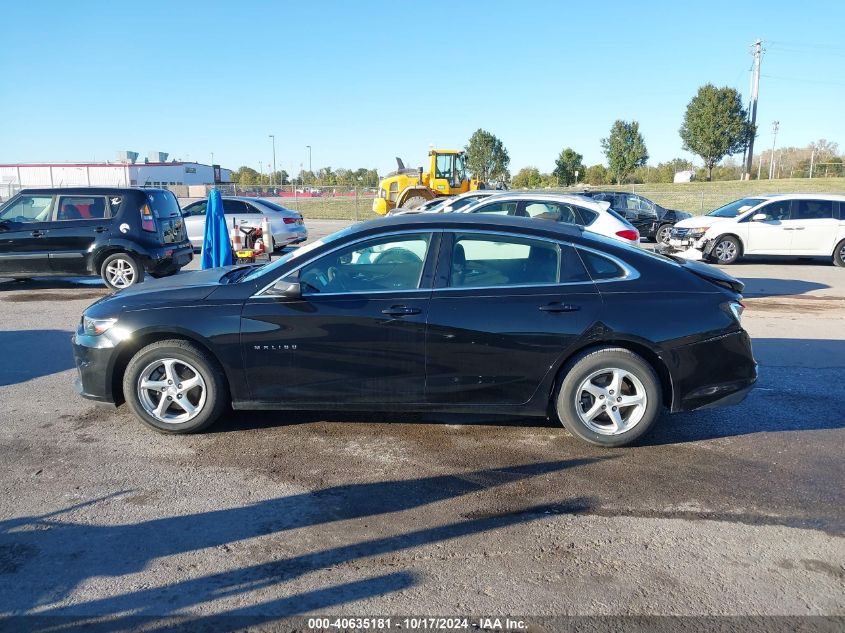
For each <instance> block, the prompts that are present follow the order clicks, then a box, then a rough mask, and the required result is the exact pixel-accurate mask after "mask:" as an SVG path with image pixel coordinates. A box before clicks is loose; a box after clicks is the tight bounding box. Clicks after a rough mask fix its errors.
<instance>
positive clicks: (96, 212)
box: [56, 196, 111, 221]
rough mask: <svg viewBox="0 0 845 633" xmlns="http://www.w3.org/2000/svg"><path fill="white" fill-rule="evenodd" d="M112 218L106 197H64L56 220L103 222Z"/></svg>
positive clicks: (60, 200) (60, 201)
mask: <svg viewBox="0 0 845 633" xmlns="http://www.w3.org/2000/svg"><path fill="white" fill-rule="evenodd" d="M109 217H111V211H110V209H109V206H108V204H106V198H105V197H104V196H62V197H60V198H59V205H58V208H57V211H56V219H57V220H59V221H63V220H102V219H105V218H109Z"/></svg>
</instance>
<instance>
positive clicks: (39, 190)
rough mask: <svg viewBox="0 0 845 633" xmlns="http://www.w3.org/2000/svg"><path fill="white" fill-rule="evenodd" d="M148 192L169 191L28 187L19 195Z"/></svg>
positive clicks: (128, 188)
mask: <svg viewBox="0 0 845 633" xmlns="http://www.w3.org/2000/svg"><path fill="white" fill-rule="evenodd" d="M129 191H132V192H141V193H143V192H147V191H168V190H167V189H160V188H158V187H27V188H26V189H21V190H20V191H19V192H18V193H26V194H43V195H47V196H57V195H89V196H96V195H101V196H105V195H112V194H115V193H126V192H129Z"/></svg>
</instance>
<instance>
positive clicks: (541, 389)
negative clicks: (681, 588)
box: [73, 214, 757, 446]
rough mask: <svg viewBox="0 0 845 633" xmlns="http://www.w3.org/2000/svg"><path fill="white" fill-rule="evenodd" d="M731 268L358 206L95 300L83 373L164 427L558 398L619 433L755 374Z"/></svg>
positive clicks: (745, 385)
mask: <svg viewBox="0 0 845 633" xmlns="http://www.w3.org/2000/svg"><path fill="white" fill-rule="evenodd" d="M741 290H742V284H741V283H740V282H738V281H737V280H736V279H734V278H733V277H730V276H729V275H727V274H725V273H723V272H721V271H719V270H716V269H713V268H711V267H710V266H707V265H705V264H701V263H697V262H686V261H680V262H679V261H675V260H673V259H670V258H668V257H664V256H662V255H656V254H654V253H649V252H646V251H643V250H640V249H638V248H635V247H631V246H628V245H626V244H624V243H622V242H619V241H618V240H611V239H607V238H604V237H602V236H599V235H596V234H593V233H590V232H588V231H585V230H583V229H582V228H579V227H577V226H572V225H566V224H561V223H557V222H537V221H535V220H532V219H531V218H520V217H508V216H496V215H487V214H442V215H439V214H418V215H408V216H398V217H387V218H381V219H378V220H373V221H371V222H367V223H364V224H359V225H356V226H354V227H350V228H347V229H344V230H342V231H339V232H337V233H334V234H332V235H330V236H328V237H326V238H324V239H322V240H319V241H316V242H313V243H311V244H309V245H307V246H304V247H301V248H299V249H297V250H296V251H294V252H292V253H288V254H286V255H285V256H283V257H282V258H280V259H278V260H277V261H275V262H273V263H272V264H266V265H263V266H238V267H228V268H217V269H211V270H204V271H195V272H190V273H186V274H181V275H179V276H177V277H172V278H169V279H162V280H157V281H153V282H151V283H146V284H143V285H142V286H138V287H133V288H129V289H127V290H123V291H121V292H118V293H116V294H114V295H111V296H109V297H106V298H104V299H101V300H100V301H98V302H96V303H94V304H93V305H91V306H90V307H89V308H88V309H87V310H85V312H84V314H83V315H82V319H81V322H80V324H79V327H78V330H77V332H76V334H75V336H74V338H73V347H74V353H75V357H76V365H77V368H78V379H77V388H78V390H79V392H80V393H81V394H82V395H83V396H84V397H86V398H90V399H93V400H98V401H102V402H106V403H111V404H118V405H119V404H121V403H123V402H125V403H126V404H127V405H128V406H129V408H130V409H131V410H132V411H133V412H134V413H135V415H136V416H137V417H138V418H139V419H140V420H141V421H142V422H144V423H146V424H148V425H149V426H151V427H153V428H154V429H157V430H159V431H164V432H168V433H190V432H195V431H199V430H201V429H204V428H206V427H208V426H209V425H210V424H212V423H213V422H215V421H216V420H218V419H219V418H220V417H221V416H222V415H223V414H224V412H225V411H226V410H227V408H229V407H232V408H235V409H287V410H291V409H318V410H373V411H374V410H380V411H397V410H402V411H410V410H416V411H448V412H455V413H482V414H492V413H498V414H501V413H509V414H515V415H520V416H549V415H550V416H553V417H554V418H556V419H557V420H559V421H560V422H561V423H562V425H563V426H565V427H566V428H567V429H568V430H569V431H571V432H572V433H573V434H574V435H576V436H577V437H579V438H581V439H582V440H585V441H587V442H591V443H594V444H599V445H603V446H622V445H625V444H628V443H630V442H632V441H634V440H636V439H637V438H638V437H640V436H641V435H642V434H643V433H645V432H646V431H648V430H649V428H650V427H652V425H653V424H654V423H655V421H656V420H657V419H658V417H659V415H660V413H661V411H663V410H669V411H673V412H674V411H689V410H693V409H699V408H702V407H711V406H717V405H726V404H732V403H737V402H739V401H741V400H742V399H743V398H744V397H745V395H746V393H747V392H748V391H749V390H750V389H751V387H752V385H753V384H754V382H755V380H756V376H757V369H756V367H757V366H756V363H755V362H754V358H753V356H752V352H751V343H750V340H749V337H748V334H747V333H746V332H745V330H743V329H742V326H741V323H740V319H741V313H742V303H741V296H740V294H739V293H740V292H741Z"/></svg>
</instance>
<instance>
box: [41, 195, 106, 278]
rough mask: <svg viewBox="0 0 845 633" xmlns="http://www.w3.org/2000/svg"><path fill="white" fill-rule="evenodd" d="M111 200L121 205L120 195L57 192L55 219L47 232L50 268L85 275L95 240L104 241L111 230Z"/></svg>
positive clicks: (62, 272) (66, 273)
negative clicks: (76, 194) (61, 194)
mask: <svg viewBox="0 0 845 633" xmlns="http://www.w3.org/2000/svg"><path fill="white" fill-rule="evenodd" d="M110 202H114V206H115V208H117V207H118V206H119V205H120V196H114V197H112V200H111V201H110V200H109V199H108V198H106V196H59V201H58V204H57V205H56V210H55V211H54V212H53V216H54V221H53V222H52V223H51V226H50V232H49V235H48V236H47V244H48V245H49V248H50V268H51V269H52V270H53V272H56V273H61V274H64V275H84V274H86V273H87V272H88V260H89V258H90V254H91V250H92V248H93V246H94V242H95V241H97V240H98V239H102V240H103V241H105V240H106V239H108V233H109V232H110V230H111V219H110V218H111V215H112V214H111V210H110Z"/></svg>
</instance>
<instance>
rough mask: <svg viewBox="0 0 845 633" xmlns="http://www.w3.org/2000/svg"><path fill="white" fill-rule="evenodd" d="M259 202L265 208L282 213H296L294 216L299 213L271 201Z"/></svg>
mask: <svg viewBox="0 0 845 633" xmlns="http://www.w3.org/2000/svg"><path fill="white" fill-rule="evenodd" d="M258 202H260V203H261V204H263V205H264V206H265V207H268V208H270V209H273V211H279V212H280V213H294V214H295V213H297V212H296V211H293V210H292V209H288V208H287V207H283V206H282V205H280V204H276V203H275V202H270V201H269V200H265V199H264V198H259V199H258Z"/></svg>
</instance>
